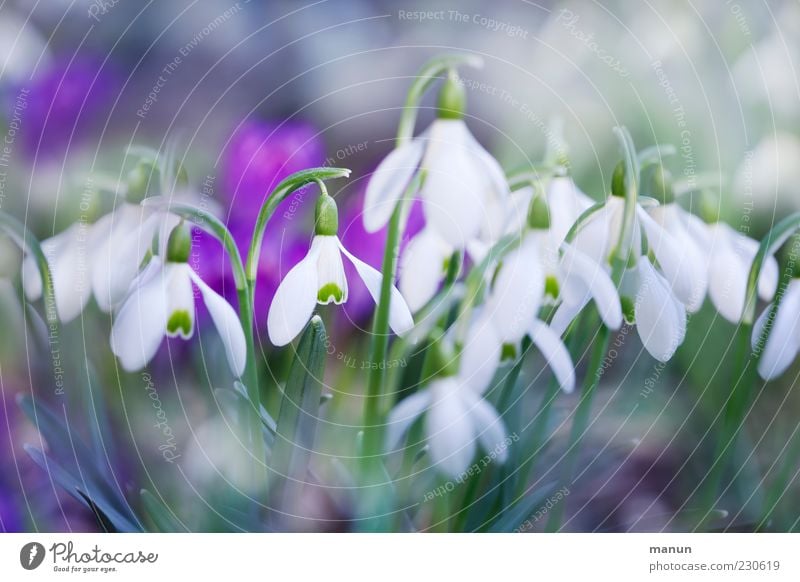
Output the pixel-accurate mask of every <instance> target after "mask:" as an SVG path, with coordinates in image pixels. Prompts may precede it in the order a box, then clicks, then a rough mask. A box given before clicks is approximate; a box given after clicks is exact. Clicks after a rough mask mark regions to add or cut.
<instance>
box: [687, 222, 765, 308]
mask: <svg viewBox="0 0 800 582" xmlns="http://www.w3.org/2000/svg"><path fill="white" fill-rule="evenodd" d="M687 224H688V230H689V233H690V234H691V236H692V238H693V239H694V240H695V241H697V245H698V247H699V248H700V249H701V251H702V252H703V253H704V256H705V258H704V264H705V265H707V266H708V296H709V298H710V299H711V302H712V303H713V304H714V307H715V308H716V309H717V311H718V312H719V314H720V315H722V317H724V318H725V319H727V320H728V321H730V322H732V323H737V322H739V320H741V318H742V312H743V311H744V302H745V294H746V292H747V279H748V277H749V275H750V267H751V266H752V264H753V260H754V259H755V256H756V253H757V252H758V247H759V243H758V242H757V241H755V240H753V239H751V238H749V237H747V236H745V235H744V234H742V233H741V232H739V231H736V230H734V229H733V228H731V227H730V226H728V225H727V224H725V223H724V222H715V223H713V224H706V223H704V222H703V221H702V220H701V219H700V218H697V217H696V216H692V215H690V216H689V217H688V223H687ZM777 288H778V262H777V261H776V260H775V258H774V257H769V258H767V259H766V260H765V261H764V264H763V266H762V267H761V274H760V275H759V279H758V294H759V296H760V297H761V298H762V299H763V300H764V301H769V300H771V299H772V297H773V296H774V295H775V291H776V290H777Z"/></svg>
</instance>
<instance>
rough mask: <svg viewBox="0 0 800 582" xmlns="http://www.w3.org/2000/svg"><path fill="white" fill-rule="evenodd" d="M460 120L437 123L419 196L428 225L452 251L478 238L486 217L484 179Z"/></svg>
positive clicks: (431, 137)
mask: <svg viewBox="0 0 800 582" xmlns="http://www.w3.org/2000/svg"><path fill="white" fill-rule="evenodd" d="M470 146H471V142H470V141H469V131H468V130H467V129H466V126H465V125H464V123H463V122H462V121H460V120H442V119H438V120H436V121H435V122H434V123H433V124H432V126H431V131H430V138H429V143H428V148H427V150H426V152H425V158H424V159H423V162H422V164H423V167H424V168H425V171H426V172H425V181H424V183H423V185H422V191H421V196H422V199H423V211H424V213H425V219H426V222H427V224H428V225H430V226H431V227H432V228H434V229H436V231H437V232H438V233H439V234H440V235H441V236H442V238H444V240H445V241H447V242H448V243H449V244H451V245H452V246H453V247H455V248H459V249H460V248H464V247H465V246H466V244H467V242H468V241H469V240H470V239H472V238H474V237H475V236H477V234H478V232H479V231H480V229H481V225H482V223H483V221H484V218H485V216H486V211H487V207H486V202H487V199H486V197H485V196H486V185H487V176H486V174H485V170H484V168H483V167H482V165H481V164H477V163H476V160H475V158H474V156H473V155H472V152H471V150H470Z"/></svg>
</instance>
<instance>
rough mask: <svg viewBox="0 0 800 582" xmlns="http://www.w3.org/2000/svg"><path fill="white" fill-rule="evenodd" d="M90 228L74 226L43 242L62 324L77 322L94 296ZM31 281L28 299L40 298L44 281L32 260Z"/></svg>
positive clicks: (29, 267)
mask: <svg viewBox="0 0 800 582" xmlns="http://www.w3.org/2000/svg"><path fill="white" fill-rule="evenodd" d="M90 232H91V226H89V225H86V224H81V223H77V222H76V223H74V224H72V225H71V226H70V227H68V228H67V229H66V230H64V231H62V232H60V233H59V234H57V235H56V236H54V237H51V238H49V239H47V240H45V241H43V242H42V252H43V253H44V255H45V257H46V258H47V264H48V265H49V266H50V274H51V276H52V278H53V290H54V292H55V300H56V311H57V312H58V317H59V319H60V320H61V321H63V322H65V323H66V322H68V321H72V320H73V319H75V318H76V317H77V316H78V315H79V314H80V313H81V311H83V308H84V307H85V306H86V304H87V303H88V301H89V297H90V296H91V292H92V289H91V286H90V285H89V272H90V271H89V261H88V259H87V256H88V253H89V248H88V246H89V245H88V240H89V237H90ZM25 278H26V281H30V284H29V289H27V290H26V295H27V296H28V297H29V298H38V296H41V293H42V289H41V284H42V283H41V279H40V277H39V274H38V269H37V267H36V263H35V260H34V259H33V258H32V257H31V258H30V259H29V262H28V267H27V269H26V272H25Z"/></svg>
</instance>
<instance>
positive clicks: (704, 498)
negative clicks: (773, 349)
mask: <svg viewBox="0 0 800 582" xmlns="http://www.w3.org/2000/svg"><path fill="white" fill-rule="evenodd" d="M798 229H800V212H796V213H794V214H792V215H790V216H788V217H786V218H784V219H783V220H781V221H780V222H779V223H778V224H776V225H775V226H774V227H773V228H772V230H770V231H769V232H768V233H767V235H766V236H765V237H764V239H763V240H762V242H761V246H760V247H759V249H758V253H756V256H755V258H754V259H753V264H752V265H751V267H750V273H749V276H748V279H747V291H746V294H745V305H744V311H743V313H742V322H741V323H740V324H739V327H738V329H737V339H736V342H737V346H738V348H737V353H736V360H735V366H736V369H735V370H734V375H733V378H732V384H733V389H732V391H731V394H730V395H729V397H728V398H727V402H726V405H725V413H724V415H723V419H722V429H721V431H720V435H721V436H720V440H719V442H718V443H717V447H716V451H715V455H714V462H713V464H712V465H711V468H710V469H709V472H708V476H707V477H706V482H705V488H704V490H703V491H702V493H701V496H700V508H701V509H703V510H704V512H703V515H702V516H701V518H700V520H699V523H698V528H703V527H704V526H706V525H707V524H708V516H709V515H710V514H711V512H712V511H713V510H714V506H715V505H716V501H717V494H718V492H719V487H720V484H721V481H722V475H723V473H724V472H725V469H726V468H727V466H728V464H729V462H730V457H731V455H732V454H733V452H734V451H735V449H736V438H737V436H738V433H739V430H741V428H742V426H743V425H744V420H745V417H746V416H747V411H748V405H749V403H750V395H751V393H752V387H753V384H754V383H755V381H756V379H757V376H756V370H757V368H758V361H759V359H760V358H761V353H762V352H763V350H764V346H765V345H766V343H767V340H768V339H769V334H770V333H771V332H772V327H773V326H772V325H765V326H764V329H763V330H762V332H761V336H760V337H759V339H758V342H757V344H756V349H755V350H751V337H752V333H753V323H754V321H755V318H756V306H757V303H758V279H759V276H760V275H761V269H762V267H763V265H764V262H765V261H766V260H767V259H768V258H769V257H771V256H773V255H774V254H775V252H776V251H777V250H778V249H779V248H780V247H781V246H783V244H784V243H785V242H786V241H787V240H789V238H790V237H791V236H792V235H793V234H794V233H795V232H797V231H798ZM785 283H786V282H785V281H784V284H783V285H782V286H781V289H780V290H779V292H778V294H777V296H776V298H775V301H774V302H773V303H772V305H771V307H770V310H771V311H770V315H769V321H774V318H775V313H776V312H777V310H778V306H779V304H780V300H781V298H782V296H783V292H784V290H785ZM770 511H771V510H770Z"/></svg>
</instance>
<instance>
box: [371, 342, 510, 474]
mask: <svg viewBox="0 0 800 582" xmlns="http://www.w3.org/2000/svg"><path fill="white" fill-rule="evenodd" d="M465 355H466V354H462V356H461V362H462V370H461V371H460V372H459V374H458V375H456V376H445V377H439V378H436V379H435V380H433V381H432V382H431V383H430V384H429V386H428V387H427V388H423V389H421V390H420V391H418V392H416V393H415V394H412V395H411V396H409V397H407V398H405V399H404V400H403V401H401V402H400V403H399V404H398V405H397V406H395V408H394V409H393V410H392V412H391V413H390V414H389V417H388V419H387V427H388V429H387V434H386V448H387V450H389V451H391V450H394V449H396V448H397V447H398V446H399V445H400V440H401V438H402V436H403V435H404V434H405V433H406V432H407V431H408V429H409V428H410V427H411V425H412V424H413V423H414V421H415V420H416V419H417V418H419V417H420V416H421V415H422V414H423V413H426V412H427V414H426V420H425V438H426V440H427V442H428V446H429V448H430V455H431V460H432V461H433V463H434V464H435V465H436V467H437V468H438V469H440V470H441V471H442V472H444V473H446V474H447V475H449V476H450V477H454V478H455V477H458V476H459V475H461V473H463V472H464V471H465V470H466V469H467V468H468V467H469V464H470V463H471V462H472V459H473V457H474V456H475V449H476V446H475V441H476V440H477V441H478V442H480V444H481V446H482V447H483V448H484V449H485V450H487V451H491V450H495V451H497V460H498V461H499V462H500V463H504V462H505V460H506V457H507V453H508V451H507V447H505V446H504V444H505V443H504V441H505V440H506V430H505V427H504V425H503V421H502V420H501V419H500V417H499V416H498V414H497V412H496V411H495V409H494V408H493V407H492V405H491V404H489V403H488V402H487V401H486V400H484V399H483V398H482V397H481V396H482V394H483V392H484V391H485V390H486V388H487V387H488V385H489V380H491V376H490V377H489V380H486V376H485V375H478V376H475V375H472V373H471V372H472V370H471V369H470V368H469V367H463V364H465V363H467V359H466V358H465Z"/></svg>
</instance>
